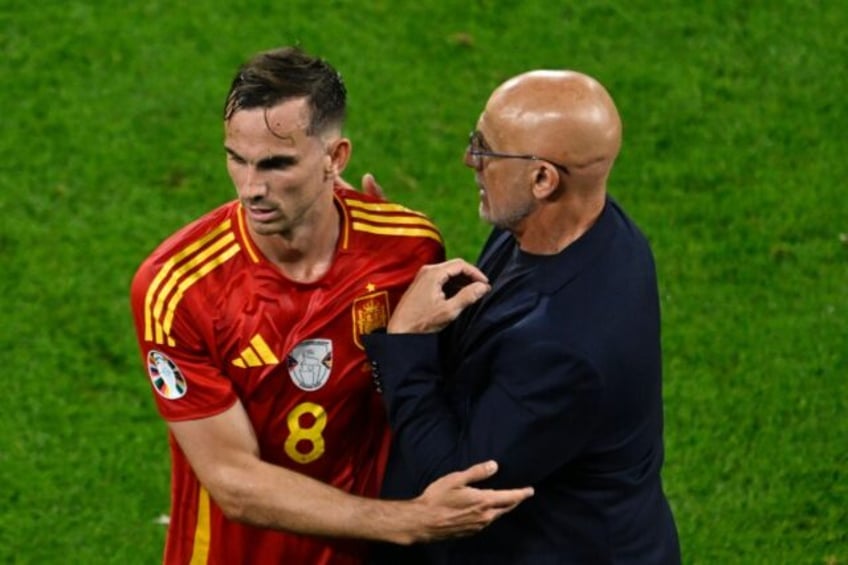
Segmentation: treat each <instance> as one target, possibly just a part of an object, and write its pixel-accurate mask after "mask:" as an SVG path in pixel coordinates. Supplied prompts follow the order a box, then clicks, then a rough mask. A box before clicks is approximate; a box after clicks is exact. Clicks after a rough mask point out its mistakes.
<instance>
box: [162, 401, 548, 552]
mask: <svg viewBox="0 0 848 565" xmlns="http://www.w3.org/2000/svg"><path fill="white" fill-rule="evenodd" d="M169 427H170V429H171V432H172V433H173V434H174V437H175V438H176V440H177V442H178V443H179V445H180V447H181V448H182V450H183V452H184V453H185V455H186V457H187V458H188V460H189V462H190V463H191V465H192V468H193V469H194V471H195V473H196V474H197V476H198V478H199V479H200V482H201V483H202V484H203V485H204V486H205V487H206V489H207V490H208V491H209V493H210V495H211V496H212V498H213V499H214V500H215V501H216V503H217V504H218V505H219V506H220V508H221V509H222V511H223V512H224V514H225V515H227V517H229V518H230V519H233V520H237V521H241V522H246V523H249V524H252V525H255V526H260V527H266V528H274V529H281V530H288V531H292V532H297V533H301V534H311V535H319V536H331V537H350V538H360V539H369V540H379V541H388V542H393V543H400V544H408V543H414V542H422V541H431V540H434V539H441V538H447V537H455V536H460V535H466V534H471V533H474V532H476V531H479V530H480V529H482V528H483V527H485V526H486V525H488V524H489V523H490V522H492V521H493V520H494V519H496V518H497V517H499V516H500V515H502V514H504V513H506V512H509V511H510V510H512V509H513V508H514V507H515V506H516V505H518V504H519V503H520V502H521V501H523V500H524V499H526V498H527V497H529V496H531V495H532V489H527V488H525V489H514V490H502V491H497V490H486V489H477V488H473V487H471V486H469V485H470V484H472V483H474V482H477V481H480V480H484V479H486V478H488V477H490V476H492V475H493V474H494V473H495V472H496V470H497V466H496V464H495V463H494V462H491V461H489V462H486V463H481V464H478V465H474V466H472V467H470V468H468V469H466V470H465V471H461V472H457V473H451V474H449V475H446V476H444V477H442V478H440V479H438V480H436V481H434V482H433V483H432V484H431V485H430V486H429V487H428V488H427V489H426V491H424V493H423V494H422V495H421V496H419V497H418V498H415V499H413V500H407V501H389V500H378V499H369V498H363V497H358V496H354V495H351V494H348V493H346V492H344V491H341V490H339V489H336V488H335V487H332V486H330V485H327V484H325V483H322V482H319V481H316V480H314V479H312V478H310V477H307V476H306V475H302V474H300V473H297V472H294V471H291V470H288V469H286V468H283V467H278V466H276V465H272V464H270V463H267V462H265V461H262V460H261V459H260V458H259V447H258V444H257V441H256V437H255V434H254V432H253V429H252V426H251V424H250V421H249V419H248V417H247V414H246V413H245V411H244V408H243V406H242V405H241V403H240V402H236V403H235V404H234V405H233V406H232V407H231V408H229V409H227V410H226V411H224V412H223V413H220V414H218V415H216V416H212V417H209V418H203V419H199V420H189V421H180V422H169Z"/></svg>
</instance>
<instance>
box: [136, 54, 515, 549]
mask: <svg viewBox="0 0 848 565" xmlns="http://www.w3.org/2000/svg"><path fill="white" fill-rule="evenodd" d="M345 98H346V92H345V88H344V85H343V83H342V80H341V77H340V75H339V74H338V73H337V72H336V71H335V70H334V69H333V68H332V67H331V66H330V65H328V64H327V63H326V62H325V61H323V60H321V59H317V58H314V57H312V56H310V55H308V54H306V53H304V52H303V51H301V50H299V49H295V48H282V49H278V50H274V51H270V52H266V53H261V54H259V55H257V56H255V57H254V58H253V59H252V60H250V61H249V62H247V63H246V64H245V65H244V66H243V67H242V68H241V69H240V70H239V71H238V73H237V75H236V77H235V79H234V81H233V83H232V86H231V88H230V92H229V94H228V96H227V99H226V105H225V111H224V126H225V127H224V129H225V142H224V149H225V151H226V158H227V169H228V172H229V174H230V177H231V179H232V181H233V184H234V185H235V189H236V192H237V196H238V198H237V199H236V200H234V201H232V202H229V203H226V204H224V205H222V206H221V207H219V208H217V209H215V210H213V211H211V212H209V213H207V214H206V215H205V216H203V217H201V218H200V219H198V220H196V221H194V222H193V223H191V224H189V225H187V226H186V227H184V228H183V229H181V230H179V231H178V232H177V233H175V234H174V235H172V236H171V237H169V238H168V239H166V240H165V241H164V242H163V243H162V244H161V245H160V246H159V247H158V248H157V249H156V250H155V251H154V252H153V253H152V254H151V255H150V256H149V257H148V258H147V259H146V260H145V261H144V262H143V264H142V265H141V267H140V268H139V270H138V272H137V273H136V275H135V278H134V280H133V283H132V308H133V314H134V320H135V327H136V331H137V337H138V342H139V345H140V348H141V353H142V357H143V360H144V364H145V369H146V371H147V374H148V375H149V378H150V382H151V385H152V389H153V394H154V397H155V399H156V406H157V408H158V410H159V412H160V414H161V415H162V417H163V418H164V419H165V420H166V421H167V424H168V428H169V431H170V434H169V437H170V447H171V457H172V474H171V480H172V485H171V497H172V506H171V521H170V525H169V529H168V537H167V542H166V548H165V556H164V562H165V563H166V564H169V565H170V564H178V563H179V564H185V563H192V564H196V563H208V564H221V565H224V564H233V563H298V564H300V563H303V564H351V565H354V564H360V563H363V562H364V560H365V559H366V557H367V543H366V541H364V540H382V541H389V542H394V543H403V544H408V543H412V542H416V541H426V540H430V539H437V538H442V537H452V536H455V535H461V534H467V533H471V532H473V531H477V530H479V529H480V528H482V527H484V526H485V525H487V524H488V523H489V522H491V521H492V520H493V519H495V518H496V517H498V516H499V515H501V514H502V513H504V512H507V511H509V510H511V509H512V508H513V507H514V506H515V505H517V504H518V503H519V502H520V501H521V500H523V499H524V498H526V497H527V496H529V495H530V494H531V493H532V490H531V489H515V490H507V491H486V490H478V489H475V488H473V487H470V486H468V485H469V483H472V482H475V481H479V480H482V479H485V478H488V477H489V476H491V475H492V474H493V473H494V472H495V469H496V465H495V464H494V463H493V462H485V463H481V464H478V465H475V466H472V467H469V468H468V469H466V470H465V471H462V472H459V473H452V474H449V475H446V476H445V477H443V478H441V479H439V480H437V481H434V483H433V484H432V485H431V486H430V488H429V489H428V490H427V491H426V492H425V493H424V494H423V495H422V496H420V497H418V498H415V499H411V500H406V501H383V500H377V499H374V498H370V497H373V496H375V495H376V494H377V493H378V492H379V484H380V481H381V479H382V473H383V468H384V465H385V460H386V454H387V448H388V431H387V424H386V418H385V415H384V411H383V409H382V407H381V403H380V400H379V398H378V396H377V393H376V391H375V389H374V386H373V383H372V377H371V370H370V365H369V364H368V362H367V361H366V358H365V356H364V351H363V345H362V337H363V336H364V335H365V334H367V333H369V332H370V331H371V330H373V329H374V328H377V327H382V326H385V324H386V322H387V320H388V317H389V316H390V314H391V311H392V308H393V307H394V305H395V304H396V302H397V300H398V299H399V297H400V295H401V294H402V292H403V290H404V289H405V288H406V286H407V285H408V283H409V282H410V281H411V280H412V278H413V276H414V275H415V273H416V272H417V271H418V269H419V268H420V267H421V266H422V265H424V264H426V263H431V262H435V261H438V260H441V259H442V258H443V255H444V251H443V245H442V240H441V236H440V234H439V231H438V230H437V228H436V227H435V226H434V225H433V224H432V223H431V221H430V220H429V219H427V218H426V217H425V216H424V215H422V214H420V213H417V212H413V211H411V210H408V209H406V208H404V207H402V206H399V205H396V204H389V203H385V202H382V201H380V200H378V199H377V198H376V197H373V196H369V195H366V194H363V193H359V192H356V191H354V190H350V189H349V188H344V186H343V185H344V183H343V181H341V180H340V176H339V175H340V174H341V172H342V171H343V169H344V167H345V165H346V163H347V161H348V158H349V156H350V152H351V143H350V141H349V140H348V139H347V138H345V137H343V135H342V132H341V129H342V123H343V121H344V117H345ZM303 534H307V535H303Z"/></svg>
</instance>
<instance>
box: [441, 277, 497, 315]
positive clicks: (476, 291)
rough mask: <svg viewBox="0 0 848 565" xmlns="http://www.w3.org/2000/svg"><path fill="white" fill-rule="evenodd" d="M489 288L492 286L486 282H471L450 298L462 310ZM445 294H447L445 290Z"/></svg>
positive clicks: (481, 296) (482, 295)
mask: <svg viewBox="0 0 848 565" xmlns="http://www.w3.org/2000/svg"><path fill="white" fill-rule="evenodd" d="M490 290H492V287H490V286H489V285H488V284H486V283H482V282H473V283H470V284H467V285H465V286H464V287H462V288H460V289H459V290H458V291H457V292H456V294H455V295H454V297H453V298H452V299H451V300H452V301H453V302H454V303H455V304H456V307H457V308H458V309H459V310H464V309H465V308H467V307H469V306H471V305H472V304H474V303H475V302H477V301H478V300H480V299H481V298H483V297H484V296H485V295H486V293H488V292H489V291H490ZM445 295H446V296H447V292H446V293H445Z"/></svg>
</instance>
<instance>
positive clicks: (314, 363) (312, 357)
mask: <svg viewBox="0 0 848 565" xmlns="http://www.w3.org/2000/svg"><path fill="white" fill-rule="evenodd" d="M286 365H287V366H288V369H289V376H290V377H291V380H292V382H293V383H294V384H295V386H297V388H299V389H301V390H305V391H312V390H318V389H319V388H321V387H322V386H324V385H325V384H327V381H328V380H329V379H330V371H331V370H332V368H333V342H332V341H330V340H329V339H306V340H304V341H301V342H300V343H298V344H297V345H295V346H294V349H292V350H291V353H289V354H288V357H286Z"/></svg>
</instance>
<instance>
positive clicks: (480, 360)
mask: <svg viewBox="0 0 848 565" xmlns="http://www.w3.org/2000/svg"><path fill="white" fill-rule="evenodd" d="M620 146H621V120H620V118H619V115H618V111H617V110H616V107H615V104H614V102H613V100H612V98H611V97H610V95H609V94H608V93H607V91H606V90H605V89H604V87H603V86H602V85H601V84H599V83H598V82H597V81H596V80H594V79H593V78H591V77H589V76H586V75H584V74H581V73H577V72H573V71H533V72H528V73H525V74H522V75H519V76H517V77H515V78H512V79H510V80H508V81H507V82H505V83H504V84H502V85H501V86H500V87H498V88H497V89H496V90H495V91H494V93H493V94H492V96H491V97H490V98H489V100H488V102H487V104H486V107H485V109H484V110H483V113H482V114H481V115H480V118H479V120H478V122H477V127H476V129H475V131H474V132H473V133H472V134H471V139H470V142H469V145H468V148H467V149H466V152H465V164H466V165H467V166H468V167H470V168H471V169H473V171H474V175H475V180H476V182H477V186H478V187H479V191H480V208H479V212H480V216H481V217H482V218H483V219H484V220H486V221H487V222H489V223H491V224H492V225H493V226H494V230H493V231H492V234H491V236H490V237H489V239H488V241H487V243H486V244H485V247H484V248H483V250H482V253H481V255H480V258H479V260H478V263H477V266H476V267H475V266H473V265H470V264H468V263H466V262H464V261H461V260H458V259H455V260H452V261H448V262H446V263H441V264H438V265H432V266H428V267H424V268H423V269H422V270H421V271H420V272H419V274H418V276H417V278H416V279H415V281H414V282H413V284H412V286H411V287H410V288H409V290H408V291H407V292H406V294H405V295H404V296H403V298H402V299H401V301H400V303H399V304H398V306H397V308H396V309H395V312H394V313H393V315H392V317H391V319H390V321H389V323H388V326H387V331H386V333H384V334H375V335H372V336H370V337H369V338H367V343H366V347H367V353H368V355H369V357H370V358H371V360H372V365H373V366H374V368H375V377H376V378H377V380H378V384H379V385H380V387H381V388H382V390H383V398H384V402H385V404H386V406H387V408H388V412H389V418H390V423H391V425H392V427H393V429H394V432H395V436H394V444H393V451H392V454H391V460H390V463H389V468H388V470H387V475H386V480H385V482H384V487H383V495H384V496H387V497H391V498H406V497H409V496H414V495H416V494H418V493H420V492H421V491H422V490H423V488H424V487H425V486H426V485H427V484H428V483H429V482H430V481H432V480H433V479H434V478H436V477H438V476H440V475H443V474H445V473H447V472H450V471H455V470H457V469H462V468H464V467H467V466H468V465H469V464H471V463H473V462H475V461H481V460H485V459H494V460H497V461H498V462H499V464H500V472H499V473H498V475H497V476H496V477H494V478H492V479H490V480H488V481H486V482H485V483H484V484H485V485H486V486H489V487H492V488H502V487H516V486H524V485H532V486H533V487H534V488H535V492H536V495H535V496H534V497H533V498H532V499H530V500H528V501H526V502H524V503H523V504H522V505H521V506H520V507H519V508H518V509H517V510H516V511H514V512H512V513H511V514H508V515H506V516H504V517H502V518H500V519H499V520H498V521H496V522H494V523H493V524H492V525H491V526H489V527H488V528H486V529H485V530H484V531H483V532H482V533H480V534H478V535H476V536H474V537H472V538H466V539H462V540H456V541H450V542H442V543H438V544H432V545H428V546H418V547H414V548H412V550H411V551H410V550H409V549H402V548H398V547H392V546H384V547H382V548H381V552H380V559H381V562H383V563H415V562H420V563H456V564H463V565H469V564H475V563H481V564H482V563H485V564H487V565H489V564H497V563H504V564H506V563H509V564H524V563H526V564H532V565H545V564H548V563H552V564H553V563H557V564H559V563H591V564H602V563H618V564H621V563H634V564H635V563H638V564H655V563H657V564H658V563H663V564H665V563H671V564H674V563H679V562H680V549H679V545H678V540H677V532H676V527H675V524H674V519H673V517H672V513H671V510H670V508H669V505H668V502H667V501H666V497H665V495H664V493H663V488H662V482H661V479H660V469H661V467H662V462H663V406H662V388H661V372H662V370H661V355H660V316H659V300H658V296H657V294H658V293H657V281H656V274H655V267H654V260H653V256H652V253H651V250H650V247H649V245H648V242H647V241H646V239H645V237H644V236H643V235H642V233H641V232H640V231H639V229H638V228H637V227H636V225H635V224H634V223H633V221H632V220H630V219H629V218H628V217H627V215H626V214H625V213H624V211H623V210H622V209H621V207H620V206H619V205H618V204H617V203H616V202H615V201H614V200H613V199H611V198H610V197H609V196H608V195H607V180H608V178H609V175H610V171H611V169H612V166H613V163H614V162H615V159H616V157H617V155H618V151H619V148H620ZM416 560H417V561H416Z"/></svg>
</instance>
